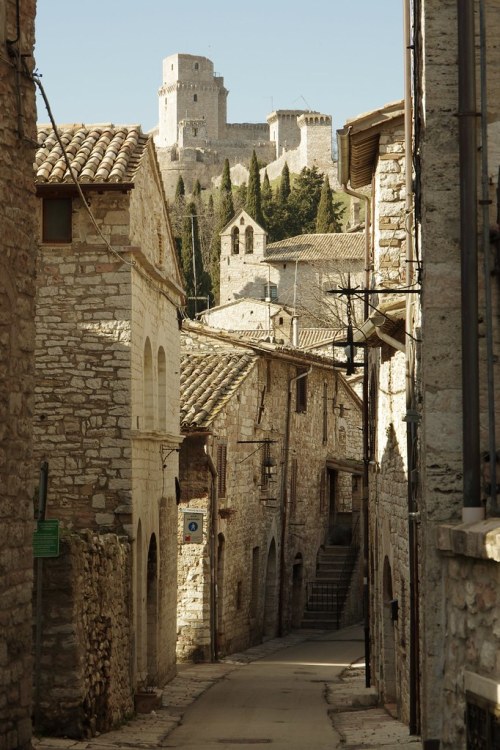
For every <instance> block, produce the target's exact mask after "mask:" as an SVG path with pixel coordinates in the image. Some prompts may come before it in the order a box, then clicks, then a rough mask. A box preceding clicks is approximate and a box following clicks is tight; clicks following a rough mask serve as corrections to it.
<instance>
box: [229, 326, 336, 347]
mask: <svg viewBox="0 0 500 750" xmlns="http://www.w3.org/2000/svg"><path fill="white" fill-rule="evenodd" d="M233 333H236V334H237V335H238V336H241V337H242V338H244V339H248V340H249V341H262V340H263V341H266V340H269V339H270V337H271V336H272V335H273V331H270V330H269V329H248V328H247V329H240V330H235V331H233ZM274 336H275V337H276V339H280V338H281V336H282V332H281V331H275V332H274ZM342 336H344V331H343V330H337V329H332V328H299V347H298V348H299V349H309V348H314V347H317V346H324V345H325V344H328V343H330V342H331V341H334V340H335V339H337V338H342ZM285 343H287V344H288V345H289V346H291V343H290V337H287V340H286V342H285Z"/></svg>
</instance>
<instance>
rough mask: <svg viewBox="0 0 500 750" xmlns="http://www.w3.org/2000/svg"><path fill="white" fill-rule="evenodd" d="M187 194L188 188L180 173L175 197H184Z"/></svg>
mask: <svg viewBox="0 0 500 750" xmlns="http://www.w3.org/2000/svg"><path fill="white" fill-rule="evenodd" d="M185 195H186V188H185V186H184V180H183V179H182V175H181V174H180V175H179V177H178V179H177V185H176V186H175V199H174V200H177V199H178V198H183V197H184V196H185Z"/></svg>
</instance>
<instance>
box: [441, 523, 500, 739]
mask: <svg viewBox="0 0 500 750" xmlns="http://www.w3.org/2000/svg"><path fill="white" fill-rule="evenodd" d="M438 547H439V549H440V550H441V552H442V553H443V558H442V561H443V577H444V581H443V599H444V601H445V610H446V612H445V639H444V644H445V645H444V677H443V684H442V689H443V707H444V711H443V717H442V733H441V747H442V748H443V750H465V747H466V738H465V731H464V730H465V728H464V711H465V692H466V690H469V691H470V692H471V693H473V694H474V695H476V696H477V697H479V698H482V699H484V700H487V701H488V702H489V703H490V707H491V710H492V711H495V710H496V711H498V697H497V696H498V686H499V684H500V594H499V592H500V544H499V534H498V525H497V524H496V521H495V519H492V520H490V521H484V522H482V523H478V524H473V525H465V524H463V525H461V526H459V527H458V528H457V527H452V526H442V527H441V528H440V529H439V532H438Z"/></svg>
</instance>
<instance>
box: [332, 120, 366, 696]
mask: <svg viewBox="0 0 500 750" xmlns="http://www.w3.org/2000/svg"><path fill="white" fill-rule="evenodd" d="M350 130H351V128H349V127H348V128H342V129H341V130H337V144H338V149H337V150H338V164H337V167H338V178H339V182H340V184H341V185H342V188H343V190H344V191H345V192H346V193H347V194H348V195H352V196H354V197H355V198H359V199H360V200H364V202H365V293H364V295H363V296H364V306H363V307H364V309H363V317H364V319H365V320H367V318H368V313H369V304H368V289H369V288H370V271H371V270H372V264H371V252H370V251H371V239H370V222H371V203H370V198H369V196H367V195H363V193H357V192H356V191H354V190H352V189H351V188H350V187H349V186H348V184H347V183H348V182H349V176H350V173H349V162H350V154H349V151H350V135H349V134H350ZM368 419H369V415H368V351H367V349H366V347H365V348H364V354H363V610H364V637H365V685H366V687H370V685H371V653H370V588H369V577H368V567H369V558H368V549H369V545H370V529H369V523H368V521H369V518H368V463H369V459H370V456H369V443H368Z"/></svg>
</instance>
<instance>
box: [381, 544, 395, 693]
mask: <svg viewBox="0 0 500 750" xmlns="http://www.w3.org/2000/svg"><path fill="white" fill-rule="evenodd" d="M393 598H394V597H393V588H392V570H391V564H390V562H389V558H388V557H386V558H385V559H384V571H383V615H382V631H383V632H382V643H383V667H384V671H383V691H382V692H383V698H384V703H396V699H397V697H396V643H395V630H394V622H393V621H392V617H391V602H392V600H393Z"/></svg>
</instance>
